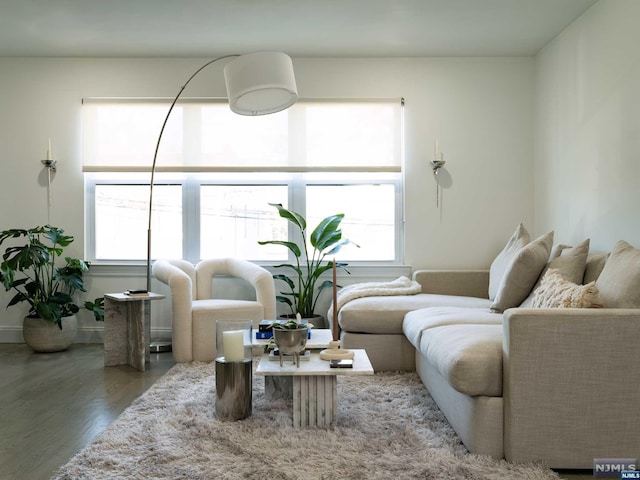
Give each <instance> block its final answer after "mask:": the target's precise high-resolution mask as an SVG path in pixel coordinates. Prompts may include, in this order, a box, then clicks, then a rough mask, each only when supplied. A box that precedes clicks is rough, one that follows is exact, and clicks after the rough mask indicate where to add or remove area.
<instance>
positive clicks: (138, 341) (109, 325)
mask: <svg viewBox="0 0 640 480" xmlns="http://www.w3.org/2000/svg"><path fill="white" fill-rule="evenodd" d="M163 298H165V296H164V295H159V294H157V293H149V295H145V296H133V295H125V294H124V293H107V294H105V296H104V365H105V367H111V366H114V365H130V366H132V367H133V368H137V369H138V370H141V371H144V370H145V365H146V363H147V362H148V361H149V357H150V355H149V344H150V342H151V308H150V301H151V300H160V299H163Z"/></svg>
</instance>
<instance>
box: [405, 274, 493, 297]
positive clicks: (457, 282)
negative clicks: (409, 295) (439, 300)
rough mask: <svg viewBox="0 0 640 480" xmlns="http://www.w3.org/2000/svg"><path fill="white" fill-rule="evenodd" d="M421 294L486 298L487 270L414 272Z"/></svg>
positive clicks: (487, 286)
mask: <svg viewBox="0 0 640 480" xmlns="http://www.w3.org/2000/svg"><path fill="white" fill-rule="evenodd" d="M413 279H414V280H415V281H416V282H418V283H419V284H420V285H422V293H435V294H439V295H460V296H465V297H477V298H488V296H489V270H416V271H415V272H414V273H413Z"/></svg>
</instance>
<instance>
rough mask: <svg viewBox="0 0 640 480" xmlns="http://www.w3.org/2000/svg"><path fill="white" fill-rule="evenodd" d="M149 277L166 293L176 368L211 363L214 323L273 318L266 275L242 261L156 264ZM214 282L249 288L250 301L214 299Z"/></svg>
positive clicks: (271, 287) (269, 281)
mask: <svg viewBox="0 0 640 480" xmlns="http://www.w3.org/2000/svg"><path fill="white" fill-rule="evenodd" d="M153 275H154V277H155V278H156V279H158V280H159V281H160V282H162V283H164V284H166V285H168V286H169V288H170V289H171V304H172V305H171V309H172V316H173V321H172V332H173V338H172V349H173V358H174V360H175V361H176V362H178V363H180V362H190V361H199V362H210V361H213V360H214V359H215V358H216V320H251V321H252V322H253V324H254V327H256V328H257V326H258V323H259V322H260V320H263V319H265V318H266V319H269V318H275V315H276V295H275V285H274V281H273V277H272V276H271V273H269V272H268V271H267V270H266V269H264V268H262V267H260V266H259V265H256V264H255V263H251V262H248V261H246V260H239V259H235V258H220V259H208V260H202V261H201V262H199V263H198V264H197V265H193V264H192V263H191V262H188V261H185V260H157V261H156V262H155V263H154V264H153ZM215 277H235V278H239V279H242V280H244V281H246V282H247V283H249V284H250V285H251V286H252V287H253V289H254V290H255V300H230V299H222V298H213V297H214V296H215V292H216V290H215V289H214V286H215V280H214V279H215Z"/></svg>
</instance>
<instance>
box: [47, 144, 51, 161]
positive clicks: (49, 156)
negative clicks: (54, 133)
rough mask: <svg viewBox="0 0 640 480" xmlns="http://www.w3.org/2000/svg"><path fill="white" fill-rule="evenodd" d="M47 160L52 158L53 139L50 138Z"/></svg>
mask: <svg viewBox="0 0 640 480" xmlns="http://www.w3.org/2000/svg"><path fill="white" fill-rule="evenodd" d="M47 160H51V139H49V145H48V146H47Z"/></svg>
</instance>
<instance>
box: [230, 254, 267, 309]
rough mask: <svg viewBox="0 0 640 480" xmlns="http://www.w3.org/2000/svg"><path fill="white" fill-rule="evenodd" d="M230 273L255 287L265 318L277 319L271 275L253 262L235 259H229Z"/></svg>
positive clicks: (257, 299)
mask: <svg viewBox="0 0 640 480" xmlns="http://www.w3.org/2000/svg"><path fill="white" fill-rule="evenodd" d="M229 271H230V272H231V273H232V274H233V275H234V276H236V277H240V278H242V279H244V280H246V281H247V282H249V283H250V284H251V285H252V286H253V288H254V289H255V291H256V301H257V302H258V303H260V304H261V305H262V308H263V309H264V318H266V319H274V318H276V287H275V282H274V281H273V276H272V275H271V273H270V272H269V271H268V270H267V269H266V268H263V267H261V266H260V265H257V264H255V263H253V262H248V261H246V260H237V259H233V258H231V259H229Z"/></svg>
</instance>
